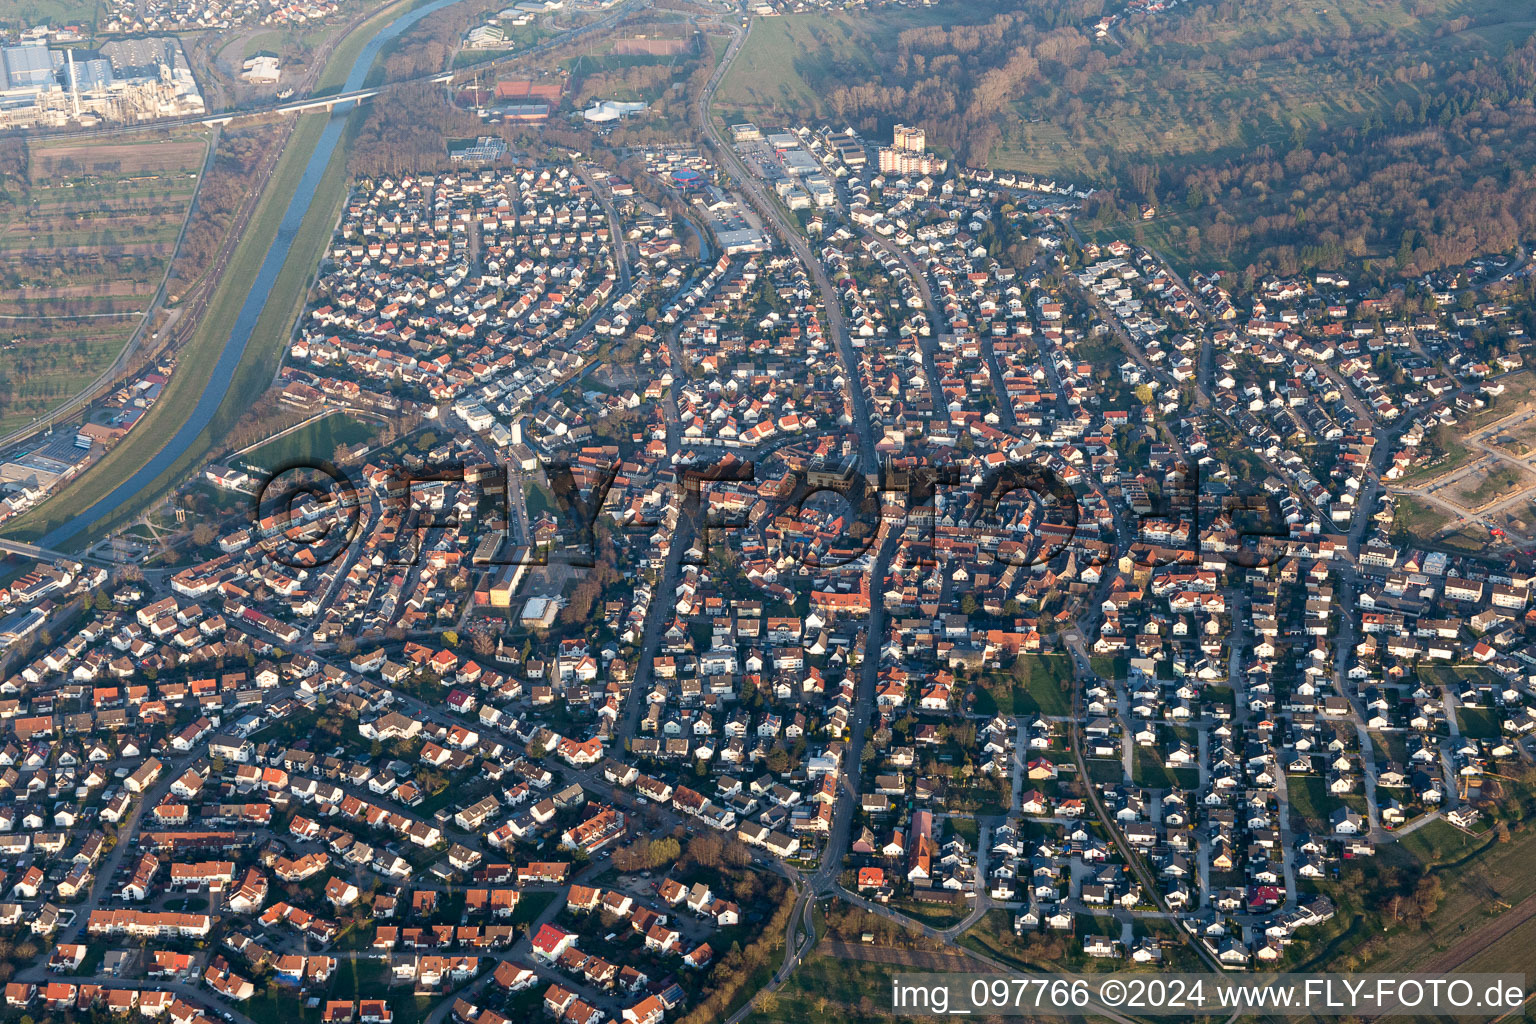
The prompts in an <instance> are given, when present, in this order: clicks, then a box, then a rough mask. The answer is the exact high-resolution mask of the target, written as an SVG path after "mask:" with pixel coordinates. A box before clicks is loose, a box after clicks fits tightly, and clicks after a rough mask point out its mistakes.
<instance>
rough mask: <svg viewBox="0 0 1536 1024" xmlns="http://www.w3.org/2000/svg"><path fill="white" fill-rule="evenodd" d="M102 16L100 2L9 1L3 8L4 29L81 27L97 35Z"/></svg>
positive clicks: (0, 9) (0, 20) (0, 24)
mask: <svg viewBox="0 0 1536 1024" xmlns="http://www.w3.org/2000/svg"><path fill="white" fill-rule="evenodd" d="M100 14H101V6H100V5H99V4H98V3H97V2H96V0H6V2H5V3H3V4H0V29H27V28H31V27H32V26H34V25H45V24H46V25H79V26H80V27H81V28H82V29H87V30H90V31H92V32H94V31H95V26H96V19H97V17H98V16H99V15H100Z"/></svg>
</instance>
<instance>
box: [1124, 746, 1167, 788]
mask: <svg viewBox="0 0 1536 1024" xmlns="http://www.w3.org/2000/svg"><path fill="white" fill-rule="evenodd" d="M1131 775H1132V777H1133V778H1134V779H1135V781H1136V785H1138V786H1151V787H1153V788H1155V789H1173V788H1174V787H1175V786H1177V785H1179V780H1178V776H1176V775H1174V773H1173V770H1172V769H1170V768H1168V767H1167V766H1166V765H1164V764H1163V759H1162V758H1161V757H1159V756H1158V751H1157V749H1156V748H1150V747H1142V746H1138V747H1136V749H1135V751H1134V756H1133V758H1132V761H1131Z"/></svg>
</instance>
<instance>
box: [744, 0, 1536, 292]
mask: <svg viewBox="0 0 1536 1024" xmlns="http://www.w3.org/2000/svg"><path fill="white" fill-rule="evenodd" d="M1109 10H1110V9H1107V8H1106V7H1105V5H1104V4H1103V3H1101V2H1100V0H1067V2H1061V3H1058V2H1055V0H1047V2H1045V3H1042V4H1039V5H1029V6H1028V7H1019V8H1017V9H1012V10H1004V11H1000V12H997V11H995V9H994V12H993V13H991V14H990V16H989V17H986V18H985V20H984V21H981V22H980V23H978V24H934V25H920V26H917V27H912V28H907V29H905V30H903V31H900V32H899V33H896V34H895V36H894V40H895V45H894V47H893V51H892V52H891V53H890V54H889V59H886V60H880V61H874V62H869V63H865V64H861V63H859V62H858V61H857V60H855V59H853V58H852V56H851V55H850V54H849V53H846V52H845V53H844V55H845V56H847V57H849V59H847V60H841V61H837V62H835V67H836V69H837V73H836V74H832V73H830V72H824V71H823V68H824V67H826V66H830V65H831V64H832V62H829V61H810V60H807V61H804V62H796V64H795V67H794V69H793V71H789V72H786V73H785V75H783V76H782V81H783V82H786V83H790V84H793V82H794V80H795V79H794V76H796V75H798V76H799V77H800V78H802V79H803V84H804V86H805V87H806V88H805V90H804V91H803V92H799V91H797V90H796V89H794V88H790V87H788V85H785V86H783V87H781V88H779V89H778V90H777V92H775V90H774V89H773V88H772V85H773V83H768V84H767V85H764V86H762V87H761V88H760V89H759V90H758V95H759V96H764V95H766V96H778V97H780V99H779V100H778V101H776V103H777V105H778V106H779V107H781V108H782V113H783V114H784V115H785V116H786V117H791V118H793V117H796V116H802V117H809V116H825V117H828V118H830V119H831V120H833V121H834V122H837V121H841V122H846V123H848V124H851V125H853V126H854V127H855V128H857V129H859V130H861V131H863V132H865V133H867V134H868V135H869V136H870V137H871V138H883V137H884V136H885V134H886V133H887V132H889V130H890V125H891V124H892V123H893V122H895V121H907V122H912V121H916V122H917V123H919V124H921V125H922V126H923V127H925V128H926V129H927V133H928V139H929V142H930V144H931V145H934V146H936V147H938V148H939V149H941V150H948V151H950V152H952V153H953V154H954V155H955V156H956V157H957V158H958V159H959V160H960V161H961V162H962V163H965V164H969V165H972V166H978V167H1018V168H1021V169H1025V170H1029V171H1032V172H1035V173H1041V174H1046V175H1055V176H1059V177H1064V178H1066V179H1067V180H1072V181H1076V182H1077V183H1079V184H1084V185H1092V186H1094V187H1096V188H1099V189H1101V190H1102V191H1101V192H1100V194H1098V195H1097V196H1096V197H1095V199H1094V201H1093V202H1092V203H1091V205H1090V207H1089V209H1088V210H1087V211H1086V213H1087V218H1086V223H1085V224H1084V226H1085V227H1088V228H1090V229H1098V230H1101V231H1104V232H1108V233H1114V234H1122V235H1124V234H1132V233H1134V234H1137V235H1139V236H1142V237H1145V239H1146V240H1147V241H1148V243H1149V244H1153V245H1156V246H1157V247H1158V248H1160V249H1164V250H1167V251H1168V254H1169V255H1172V256H1174V257H1176V258H1182V259H1183V260H1184V261H1185V262H1189V263H1194V264H1208V265H1215V266H1223V267H1227V268H1232V269H1239V270H1240V269H1244V268H1248V267H1252V268H1253V269H1254V270H1255V271H1257V272H1260V273H1264V272H1281V273H1290V272H1295V271H1298V270H1304V269H1308V268H1313V267H1332V266H1341V265H1345V264H1352V265H1356V266H1360V267H1362V268H1363V269H1364V270H1368V271H1374V272H1376V273H1377V274H1379V275H1380V276H1381V277H1382V278H1390V277H1398V276H1405V277H1412V276H1417V275H1420V274H1422V273H1424V272H1427V271H1431V270H1436V269H1441V268H1446V267H1454V266H1458V265H1460V264H1462V263H1464V262H1465V261H1466V260H1467V259H1469V258H1470V257H1472V256H1475V255H1478V254H1481V253H1487V252H1492V251H1509V250H1510V249H1512V248H1513V247H1514V245H1515V242H1516V239H1517V238H1519V237H1522V236H1526V237H1528V236H1529V235H1530V234H1531V232H1532V229H1533V228H1536V195H1533V186H1536V180H1533V176H1532V173H1531V168H1532V166H1533V164H1536V105H1533V104H1536V42H1533V38H1532V28H1531V23H1530V21H1529V20H1528V19H1527V18H1526V15H1525V14H1521V13H1520V12H1519V11H1517V10H1513V9H1511V7H1510V5H1507V4H1500V3H1496V2H1493V0H1471V2H1469V3H1462V4H1456V5H1452V4H1450V3H1449V2H1448V0H1445V2H1442V0H1342V2H1341V3H1339V4H1337V5H1330V6H1328V7H1299V6H1297V5H1292V4H1287V3H1282V2H1279V0H1257V2H1254V3H1249V4H1241V5H1240V4H1237V3H1235V2H1233V0H1219V2H1214V3H1210V2H1202V0H1195V2H1193V3H1186V4H1181V5H1179V6H1177V7H1175V8H1173V9H1171V10H1168V11H1165V12H1162V13H1160V14H1139V15H1133V16H1131V17H1129V18H1125V19H1123V20H1122V21H1120V22H1119V23H1118V24H1116V25H1114V26H1112V28H1111V29H1110V30H1109V31H1108V32H1107V33H1106V34H1105V35H1104V36H1103V37H1096V33H1095V25H1096V23H1097V22H1098V21H1099V19H1100V17H1101V16H1102V15H1104V14H1106V13H1108V11H1109ZM1527 13H1528V12H1527ZM818 17H819V16H805V18H806V19H807V20H804V21H801V22H799V23H797V25H792V26H790V27H789V28H787V29H785V30H784V31H786V32H788V33H789V35H790V38H791V40H792V41H794V42H797V43H798V44H800V45H801V46H802V47H804V46H807V45H809V46H812V47H813V48H814V47H820V48H821V50H820V51H819V52H821V54H822V55H823V56H826V55H827V54H830V53H837V52H843V51H856V50H857V48H858V45H859V41H860V40H861V39H863V40H865V41H867V40H868V39H873V38H876V37H877V36H878V32H877V30H876V29H875V28H874V27H872V26H874V25H877V24H878V19H880V18H882V17H893V16H888V15H882V14H880V13H878V12H871V13H869V14H867V15H865V16H863V18H864V19H865V20H863V21H860V22H856V23H854V25H853V34H852V36H850V37H848V38H846V39H843V40H841V41H840V40H839V38H838V33H837V31H835V30H836V29H838V28H839V25H840V23H838V22H834V21H831V20H828V19H823V20H815V19H817V18H818ZM1522 19H1525V20H1522ZM844 31H845V34H846V29H844ZM860 32H864V33H865V34H864V35H862V36H861V35H859V33H860ZM769 39H770V41H771V37H769ZM764 45H768V43H767V42H765V43H764ZM780 45H782V41H780ZM839 48H840V49H839ZM819 76H820V77H819ZM806 95H809V96H812V97H814V99H815V103H816V104H817V106H818V109H816V110H814V111H813V110H810V109H798V108H803V107H805V105H806V102H805V100H804V96H806ZM1144 204H1145V205H1149V206H1151V207H1152V208H1153V210H1154V211H1155V215H1154V217H1153V219H1152V220H1151V221H1149V222H1147V223H1145V224H1144V223H1143V221H1142V218H1141V216H1140V213H1141V209H1142V207H1143V205H1144Z"/></svg>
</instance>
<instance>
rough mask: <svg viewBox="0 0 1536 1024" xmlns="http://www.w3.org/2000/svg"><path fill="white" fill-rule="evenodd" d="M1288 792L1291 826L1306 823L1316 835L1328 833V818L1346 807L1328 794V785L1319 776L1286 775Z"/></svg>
mask: <svg viewBox="0 0 1536 1024" xmlns="http://www.w3.org/2000/svg"><path fill="white" fill-rule="evenodd" d="M1285 786H1286V791H1287V793H1288V794H1289V795H1290V798H1291V826H1292V827H1293V828H1294V827H1295V826H1296V824H1297V823H1298V821H1300V822H1305V823H1306V825H1307V827H1308V828H1309V829H1311V830H1312V831H1313V832H1315V833H1325V834H1326V833H1327V832H1328V818H1329V815H1331V814H1333V812H1334V811H1336V810H1338V809H1339V808H1340V807H1342V806H1344V804H1343V801H1341V800H1340V799H1339V798H1338V797H1336V796H1334V795H1333V794H1332V793H1330V792H1328V783H1327V781H1326V780H1325V779H1323V778H1322V777H1321V776H1317V775H1289V774H1288V775H1286V777H1285Z"/></svg>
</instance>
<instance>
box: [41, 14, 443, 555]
mask: <svg viewBox="0 0 1536 1024" xmlns="http://www.w3.org/2000/svg"><path fill="white" fill-rule="evenodd" d="M459 2H460V0H432V2H431V3H428V4H426V5H425V6H422V7H418V8H416V9H414V10H412V11H409V12H407V13H405V14H402V15H401V16H400V17H398V18H396V19H395V20H394V21H391V22H390V23H389V24H388V25H386V26H384V28H383V29H381V30H380V31H379V33H378V34H377V35H375V36H374V37H373V38H372V39H370V40H369V41H368V44H367V45H366V46H364V47H363V50H362V52H361V53H359V54H358V55H357V60H356V61H354V62H353V64H352V67H351V70H349V71H348V73H347V81H346V84H345V85H343V86H342V87H341V91H342V92H351V91H353V90H355V89H361V88H363V85H364V84H365V81H366V79H367V78H368V72H369V70H370V69H372V67H373V62H374V60H375V59H376V58H377V57H378V55H379V51H380V50H381V49H383V48H384V46H385V44H387V43H388V42H389V41H390V40H392V39H394V38H396V37H397V36H399V35H400V33H402V32H404V31H405V30H406V29H408V28H410V27H411V26H412V25H415V24H416V23H417V22H419V21H421V20H422V19H423V18H425V17H427V16H428V15H430V14H433V13H435V12H437V11H440V10H442V9H443V8H444V7H451V6H452V5H453V4H456V3H459ZM354 105H355V103H354V102H353V101H348V102H345V103H339V104H337V105H336V107H335V109H334V110H333V111H332V113H331V119H330V120H329V121H328V122H326V125H325V130H324V131H323V132H322V133H321V135H320V141H319V142H318V143H316V145H315V151H314V153H313V154H311V156H310V158H309V163H308V164H306V165H305V167H304V176H303V177H302V178H300V179H299V185H298V188H297V189H296V190H295V191H294V194H293V198H292V199H291V200H289V203H288V209H287V210H286V211H285V212H284V213H283V219H282V223H280V224H279V225H278V228H277V237H276V238H275V239H274V240H273V242H272V247H271V248H270V249H268V250H267V255H266V258H265V259H263V260H262V262H261V268H260V269H259V270H258V271H257V272H256V277H255V279H254V280H252V282H251V290H250V294H248V295H247V296H246V299H245V304H244V305H242V306H241V307H240V313H239V315H237V316H236V317H235V322H234V324H233V325H231V327H230V331H229V337H228V338H227V339H226V340H225V342H224V350H223V352H222V353H220V355H219V361H218V363H217V364H216V365H215V366H214V368H213V376H212V378H210V379H209V381H208V386H207V387H205V388H204V389H203V393H202V395H200V396H199V397H198V400H197V405H195V406H194V407H193V409H192V411H191V413H190V414H189V415H188V416H187V419H186V421H185V422H184V423H182V425H181V427H180V428H179V429H178V430H177V431H176V433H175V434H173V435H172V436H171V439H170V440H169V441H167V442H166V444H165V447H163V448H161V449H160V451H159V452H157V453H156V454H155V456H154V457H153V458H152V459H150V460H149V461H148V462H147V463H145V464H144V465H143V466H141V467H140V468H139V469H138V471H137V472H135V473H134V474H133V475H132V476H130V477H129V478H128V479H127V480H125V481H124V482H123V483H122V484H120V485H118V487H117V488H115V489H114V490H113V491H111V492H110V493H109V494H108V495H107V496H106V497H104V498H102V499H101V500H100V501H98V502H96V503H95V504H94V505H91V506H90V507H89V508H87V509H86V510H85V511H84V512H81V513H80V514H79V515H77V516H75V517H74V518H73V519H71V520H70V521H69V522H67V523H61V524H60V525H58V526H56V527H55V528H54V529H53V530H51V531H49V532H48V533H47V534H45V535H44V536H43V538H42V539H41V540H40V541H38V544H40V545H41V546H42V547H46V548H57V547H60V546H61V545H63V544H66V543H67V542H69V541H70V540H72V539H73V538H75V537H78V536H79V535H80V534H82V533H84V532H85V531H87V530H89V529H91V528H92V527H93V526H95V525H96V524H98V523H100V522H102V521H103V520H107V519H109V518H110V517H111V516H113V515H114V514H115V513H116V512H117V510H118V509H119V508H120V507H121V506H122V505H123V504H124V503H125V502H127V501H129V500H130V499H132V498H134V497H135V496H137V495H138V494H139V492H140V491H143V490H144V489H145V488H147V487H149V485H150V484H152V483H153V482H154V481H155V478H156V477H158V476H159V475H160V474H161V473H164V472H165V471H166V470H167V469H169V468H170V467H171V466H173V465H175V463H176V461H177V460H178V459H180V458H181V457H182V455H184V454H185V453H186V452H187V450H188V449H189V448H190V447H191V446H192V444H193V442H195V441H196V440H197V438H198V435H200V434H201V433H202V432H203V431H204V430H206V429H207V428H208V424H210V423H211V422H213V417H214V414H215V413H216V412H218V409H219V406H220V405H221V404H223V402H224V397H225V396H226V395H227V394H228V393H229V388H230V384H231V383H233V381H234V377H235V370H236V368H238V367H239V365H240V360H241V358H242V357H243V356H244V355H245V349H246V346H247V345H248V344H249V343H250V340H251V335H252V334H254V333H255V331H256V322H257V321H258V320H260V319H261V313H262V310H263V309H265V308H266V305H267V299H268V298H269V297H270V296H271V294H272V286H273V285H274V284H276V283H277V277H278V274H280V273H281V272H282V269H283V264H284V263H286V262H287V260H288V252H289V250H290V249H292V248H293V243H294V239H295V238H297V237H298V233H299V225H300V224H302V223H303V221H304V216H305V214H307V213H308V212H309V207H310V204H311V203H313V202H314V198H315V189H316V188H318V187H319V185H320V179H321V178H322V177H323V176H324V175H325V169H326V167H327V166H329V165H330V162H331V156H332V154H333V153H335V151H336V147H337V145H338V144H340V142H341V133H342V132H343V130H345V128H346V124H347V115H348V114H349V113H351V110H352V107H353V106H354ZM253 397H254V396H253ZM327 454H329V453H327Z"/></svg>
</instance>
